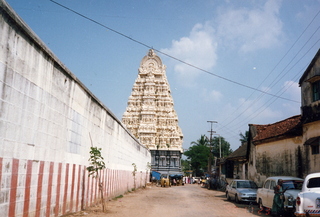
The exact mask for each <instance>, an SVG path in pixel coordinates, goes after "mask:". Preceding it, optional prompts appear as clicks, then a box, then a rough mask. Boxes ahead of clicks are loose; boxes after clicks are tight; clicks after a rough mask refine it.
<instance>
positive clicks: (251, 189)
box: [226, 179, 258, 203]
mask: <svg viewBox="0 0 320 217" xmlns="http://www.w3.org/2000/svg"><path fill="white" fill-rule="evenodd" d="M257 189H258V186H257V184H256V183H255V182H253V181H250V180H239V179H235V180H233V181H232V182H231V183H230V184H229V185H227V188H226V197H227V200H235V201H236V203H240V202H255V201H256V198H257Z"/></svg>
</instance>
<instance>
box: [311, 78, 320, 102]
mask: <svg viewBox="0 0 320 217" xmlns="http://www.w3.org/2000/svg"><path fill="white" fill-rule="evenodd" d="M312 91H313V92H312V97H313V102H315V101H318V100H320V81H316V82H314V83H312Z"/></svg>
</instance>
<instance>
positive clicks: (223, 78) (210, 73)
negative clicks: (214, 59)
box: [49, 0, 300, 103]
mask: <svg viewBox="0 0 320 217" xmlns="http://www.w3.org/2000/svg"><path fill="white" fill-rule="evenodd" d="M49 1H51V2H53V3H55V4H57V5H59V6H61V7H63V8H65V9H67V10H69V11H71V12H73V13H75V14H77V15H79V16H81V17H83V18H85V19H87V20H89V21H91V22H93V23H95V24H97V25H99V26H102V27H104V28H106V29H108V30H109V31H111V32H114V33H116V34H118V35H121V36H122V37H125V38H127V39H129V40H131V41H133V42H135V43H137V44H140V45H142V46H144V47H146V48H148V49H153V50H155V51H157V52H158V53H161V54H162V55H164V56H167V57H169V58H171V59H173V60H176V61H178V62H181V63H183V64H185V65H188V66H190V67H192V68H194V69H197V70H199V71H202V72H204V73H207V74H209V75H212V76H215V77H217V78H220V79H222V80H225V81H228V82H230V83H233V84H236V85H239V86H242V87H245V88H248V89H251V90H255V91H258V92H261V93H264V94H267V95H269V96H273V97H276V98H280V99H283V100H287V101H291V102H295V103H300V102H299V101H296V100H292V99H288V98H285V97H281V96H277V95H275V94H272V93H268V92H266V91H263V90H259V89H257V88H254V87H251V86H249V85H246V84H242V83H240V82H237V81H234V80H231V79H229V78H225V77H223V76H220V75H217V74H215V73H213V72H210V71H208V70H205V69H202V68H200V67H198V66H195V65H193V64H191V63H188V62H186V61H183V60H181V59H179V58H177V57H174V56H171V55H169V54H167V53H164V52H162V51H160V50H158V49H156V48H153V47H152V46H150V45H147V44H145V43H143V42H141V41H138V40H136V39H134V38H132V37H129V36H128V35H126V34H123V33H121V32H119V31H117V30H114V29H112V28H110V27H108V26H106V25H104V24H102V23H100V22H98V21H96V20H94V19H91V18H89V17H87V16H85V15H83V14H81V13H79V12H77V11H75V10H73V9H71V8H69V7H66V6H64V5H62V4H60V3H58V2H56V1H53V0H49Z"/></svg>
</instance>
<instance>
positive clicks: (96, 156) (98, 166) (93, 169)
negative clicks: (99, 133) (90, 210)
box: [87, 147, 106, 212]
mask: <svg viewBox="0 0 320 217" xmlns="http://www.w3.org/2000/svg"><path fill="white" fill-rule="evenodd" d="M89 162H90V165H91V166H89V167H87V170H88V172H89V176H93V177H94V178H96V179H98V183H99V191H100V196H101V203H102V211H103V212H104V211H105V204H104V198H103V182H102V181H101V176H100V171H101V170H103V169H104V168H106V166H105V163H104V161H103V157H102V155H101V148H97V147H91V150H90V158H89Z"/></svg>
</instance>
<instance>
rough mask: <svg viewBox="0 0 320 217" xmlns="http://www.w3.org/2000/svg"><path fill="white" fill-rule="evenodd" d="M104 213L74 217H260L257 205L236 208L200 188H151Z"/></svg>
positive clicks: (110, 205)
mask: <svg viewBox="0 0 320 217" xmlns="http://www.w3.org/2000/svg"><path fill="white" fill-rule="evenodd" d="M106 206H107V211H106V212H105V213H102V212H97V210H101V208H100V207H94V208H91V209H89V210H86V211H84V212H80V213H76V214H73V215H71V216H87V217H98V216H99V217H101V216H108V217H120V216H121V217H136V216H137V217H158V216H166V217H168V216H170V217H185V216H188V217H193V216H196V217H200V216H201V217H206V216H214V217H227V216H228V217H234V216H237V217H247V216H267V215H265V214H259V213H258V208H257V205H251V206H249V205H248V204H240V205H238V204H235V203H234V202H229V201H227V200H226V197H225V194H224V192H220V191H214V190H207V189H205V188H201V187H200V186H198V185H197V184H193V185H191V184H189V185H185V186H172V187H167V188H161V187H156V186H148V187H147V188H146V189H138V190H136V191H135V192H132V193H128V194H125V195H124V196H123V197H122V198H118V199H116V200H111V201H109V202H107V204H106Z"/></svg>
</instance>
